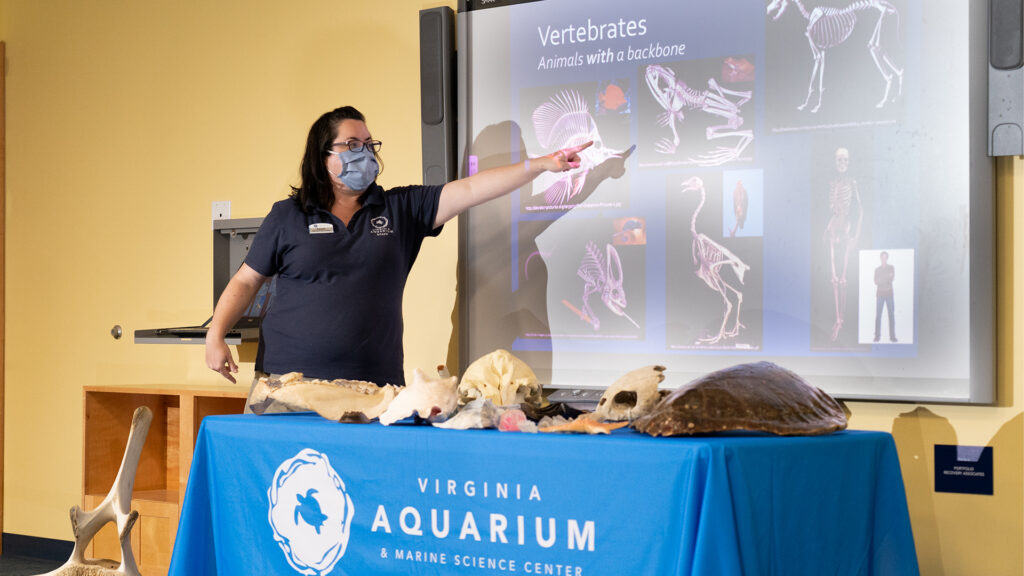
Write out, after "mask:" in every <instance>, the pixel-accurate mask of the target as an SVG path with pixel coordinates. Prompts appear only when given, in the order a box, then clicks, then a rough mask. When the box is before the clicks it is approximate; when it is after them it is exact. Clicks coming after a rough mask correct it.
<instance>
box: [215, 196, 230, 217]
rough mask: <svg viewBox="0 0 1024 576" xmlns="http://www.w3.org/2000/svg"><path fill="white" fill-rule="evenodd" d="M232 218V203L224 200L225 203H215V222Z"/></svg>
mask: <svg viewBox="0 0 1024 576" xmlns="http://www.w3.org/2000/svg"><path fill="white" fill-rule="evenodd" d="M229 218H231V201H230V200H224V201H223V202H214V203H213V219H214V220H227V219H229Z"/></svg>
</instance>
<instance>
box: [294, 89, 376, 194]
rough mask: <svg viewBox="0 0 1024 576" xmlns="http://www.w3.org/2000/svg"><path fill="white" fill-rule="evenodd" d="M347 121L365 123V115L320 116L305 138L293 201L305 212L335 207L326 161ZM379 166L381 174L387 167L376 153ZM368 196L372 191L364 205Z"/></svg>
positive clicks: (339, 111) (337, 112) (349, 110)
mask: <svg viewBox="0 0 1024 576" xmlns="http://www.w3.org/2000/svg"><path fill="white" fill-rule="evenodd" d="M345 120H359V121H360V122H366V118H365V117H364V116H363V113H362V112H360V111H359V110H356V109H355V108H353V107H351V106H342V107H341V108H335V109H334V110H331V111H330V112H327V113H326V114H324V115H322V116H320V117H319V118H317V119H316V122H313V125H312V126H311V127H310V128H309V136H307V137H306V151H305V153H303V155H302V165H301V166H300V168H299V173H300V177H301V182H300V184H299V186H298V187H295V186H292V187H291V189H292V192H291V194H290V197H291V198H293V199H294V200H296V201H297V202H298V203H299V205H300V206H302V210H303V211H305V212H312V211H313V210H314V209H315V208H322V209H324V210H330V209H331V206H333V205H334V186H333V184H332V183H331V182H332V180H331V178H332V177H331V174H330V173H329V172H328V171H327V166H326V165H325V161H326V160H327V155H328V153H327V151H328V150H329V149H330V147H331V143H333V142H334V138H335V137H337V135H338V125H339V124H341V123H342V122H344V121H345ZM374 156H376V157H377V164H379V165H380V167H381V171H382V172H383V170H384V164H383V162H382V161H381V159H380V156H379V155H378V154H377V153H374ZM368 193H369V188H367V190H366V192H365V193H364V194H363V196H361V197H360V198H359V201H360V202H362V201H363V200H365V198H366V194H368Z"/></svg>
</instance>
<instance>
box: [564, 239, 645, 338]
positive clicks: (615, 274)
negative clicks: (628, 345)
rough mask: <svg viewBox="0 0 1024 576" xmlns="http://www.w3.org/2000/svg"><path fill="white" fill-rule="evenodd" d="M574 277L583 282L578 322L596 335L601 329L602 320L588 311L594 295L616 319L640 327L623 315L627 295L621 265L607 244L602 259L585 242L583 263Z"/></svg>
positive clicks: (590, 310) (596, 251)
mask: <svg viewBox="0 0 1024 576" xmlns="http://www.w3.org/2000/svg"><path fill="white" fill-rule="evenodd" d="M576 275H577V276H579V277H580V278H582V279H583V282H585V284H584V286H583V306H582V308H581V309H580V318H582V319H583V320H584V321H586V322H589V323H590V325H591V326H593V328H594V330H595V331H596V330H600V329H601V320H600V319H599V318H598V317H597V314H594V311H593V309H591V308H590V297H591V296H593V295H594V294H595V293H597V294H600V295H601V301H602V302H604V305H605V306H606V307H607V308H608V309H609V310H611V311H612V312H613V313H615V314H616V315H617V316H622V317H623V318H625V319H626V320H629V321H630V323H632V324H633V326H636V327H637V328H639V327H640V325H639V324H637V323H636V321H635V320H633V319H632V318H630V317H629V315H628V314H626V291H625V289H624V288H623V286H622V281H623V274H622V261H621V260H619V252H618V251H617V250H616V249H615V247H614V246H612V245H611V244H606V245H605V254H604V255H602V254H601V252H600V251H599V250H598V248H597V245H596V244H594V243H593V242H587V247H586V253H585V254H584V255H583V262H581V263H580V267H579V268H578V269H577V270H576Z"/></svg>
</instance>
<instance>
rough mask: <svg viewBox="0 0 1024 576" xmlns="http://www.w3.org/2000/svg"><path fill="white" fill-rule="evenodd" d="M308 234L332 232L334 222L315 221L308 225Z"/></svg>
mask: <svg viewBox="0 0 1024 576" xmlns="http://www.w3.org/2000/svg"><path fill="white" fill-rule="evenodd" d="M309 233H310V234H334V224H331V223H330V222H317V223H316V224H310V225H309Z"/></svg>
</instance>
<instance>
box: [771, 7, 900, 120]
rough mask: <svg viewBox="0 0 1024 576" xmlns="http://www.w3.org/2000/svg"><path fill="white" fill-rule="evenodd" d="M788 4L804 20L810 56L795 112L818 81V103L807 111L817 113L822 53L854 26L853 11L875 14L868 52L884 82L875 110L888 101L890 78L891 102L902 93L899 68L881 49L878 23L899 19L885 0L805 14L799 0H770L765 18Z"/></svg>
mask: <svg viewBox="0 0 1024 576" xmlns="http://www.w3.org/2000/svg"><path fill="white" fill-rule="evenodd" d="M790 3H793V4H796V7H797V10H799V11H800V14H801V15H802V16H803V17H804V19H805V20H807V29H806V31H805V32H804V34H805V35H806V36H807V41H808V43H810V46H811V54H812V55H813V56H814V68H813V69H812V70H811V80H810V83H809V84H808V86H807V98H806V99H805V100H804V103H803V104H801V105H799V106H797V109H798V110H803V109H804V108H806V107H807V104H809V103H810V101H811V96H812V95H813V94H814V80H815V78H817V80H818V103H817V104H815V105H814V107H813V108H811V112H817V111H818V109H819V108H821V99H822V94H823V93H824V91H825V88H824V86H825V54H826V53H827V52H828V50H829V49H830V48H834V47H836V46H839V45H840V44H842V43H843V42H846V40H847V39H848V38H849V37H850V35H851V34H853V30H854V28H855V27H856V26H857V12H861V11H865V10H867V11H877V12H878V20H877V21H876V22H875V28H874V31H873V32H872V33H871V38H870V40H868V52H869V53H870V54H871V59H872V60H873V61H874V62H875V67H876V68H878V73H879V74H881V75H882V78H883V79H884V80H885V92H884V93H883V94H882V99H881V100H879V101H878V104H876V105H875V107H876V108H881V107H883V106H884V105H885V102H886V100H888V99H889V92H890V91H891V90H892V80H893V77H895V78H896V94H894V95H893V99H895V98H896V97H897V96H899V95H900V94H902V93H903V69H902V68H899V67H898V66H896V64H895V63H893V61H892V58H890V57H889V54H888V53H887V52H886V51H885V49H883V48H882V23H883V22H884V21H885V17H886V16H890V15H894V16H896V18H897V20H898V19H899V17H900V13H899V11H898V10H897V9H896V7H895V6H893V5H892V4H890V3H889V2H886V0H856V1H855V2H853V3H851V4H850V5H848V6H846V7H845V8H835V7H831V6H817V7H815V8H814V9H813V10H811V11H810V12H808V11H807V8H805V7H804V4H803V2H802V1H801V0H772V2H771V4H769V5H768V15H769V16H771V15H772V12H775V16H774V17H773V18H772V20H778V19H779V18H780V17H781V16H782V13H783V12H785V11H786V8H787V7H788V6H789V4H790Z"/></svg>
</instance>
